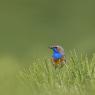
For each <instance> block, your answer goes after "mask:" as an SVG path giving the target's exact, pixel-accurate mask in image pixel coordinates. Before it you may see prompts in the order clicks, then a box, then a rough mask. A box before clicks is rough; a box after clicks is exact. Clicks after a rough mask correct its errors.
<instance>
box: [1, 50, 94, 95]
mask: <svg viewBox="0 0 95 95" xmlns="http://www.w3.org/2000/svg"><path fill="white" fill-rule="evenodd" d="M9 59H10V60H9ZM5 60H6V61H5ZM0 61H1V62H0V63H2V64H0V70H1V71H0V94H1V95H94V94H95V91H94V90H95V85H94V84H95V55H93V57H92V58H91V59H88V57H87V56H85V55H82V54H76V52H74V53H71V54H70V57H68V58H67V63H66V64H64V66H63V68H59V67H58V68H56V69H55V68H54V66H53V65H52V64H51V62H50V61H49V60H48V58H43V59H32V60H31V61H27V62H29V63H30V64H27V65H25V66H24V67H22V66H21V67H19V66H18V65H17V64H16V61H15V59H13V58H9V57H8V58H2V60H0ZM14 62H15V64H13V63H14Z"/></svg>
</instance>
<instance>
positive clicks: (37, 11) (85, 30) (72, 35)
mask: <svg viewBox="0 0 95 95" xmlns="http://www.w3.org/2000/svg"><path fill="white" fill-rule="evenodd" d="M94 41H95V0H0V95H30V93H32V92H31V87H30V88H29V87H28V86H29V85H27V86H26V85H24V86H23V85H21V83H22V82H23V79H22V80H21V79H20V78H18V77H19V72H20V71H21V70H22V68H23V67H25V68H27V67H28V65H27V64H32V58H33V57H37V58H39V57H42V58H43V56H44V57H45V56H48V55H50V53H49V52H48V46H49V45H52V44H59V45H62V46H63V47H64V49H65V52H66V54H67V55H68V52H69V51H70V50H73V49H80V51H82V52H83V51H84V52H86V53H87V54H88V55H92V53H95V44H94ZM50 56H51V55H50ZM18 59H20V60H18ZM34 59H35V58H34ZM87 62H88V61H87ZM93 62H94V61H93ZM23 63H25V64H23ZM36 63H38V64H40V63H43V60H42V61H39V60H38V61H37V62H36ZM22 64H23V65H22ZM40 66H41V65H40ZM77 66H78V65H77ZM34 69H35V70H36V68H34ZM39 69H40V68H39ZM29 70H30V69H29ZM26 72H27V70H26ZM31 72H32V69H31ZM42 72H43V69H42ZM39 73H40V72H39ZM43 73H44V72H43ZM26 74H28V72H27V73H26ZM38 75H39V74H38ZM22 76H23V75H22ZM35 77H36V74H35ZM35 77H34V79H35ZM18 79H19V80H18ZM31 81H32V80H31ZM31 81H30V82H29V84H31ZM27 82H28V81H27ZM32 82H33V81H32ZM33 83H35V82H33ZM93 84H94V83H93ZM33 89H34V92H37V93H39V91H38V90H37V89H36V88H35V87H34V88H33ZM33 89H32V91H33ZM36 90H37V91H36ZM29 91H30V92H29ZM61 91H62V90H60V92H61ZM42 92H43V89H42ZM68 92H69V91H68ZM35 95H36V94H35ZM39 95H42V94H39ZM83 95H84V94H83Z"/></svg>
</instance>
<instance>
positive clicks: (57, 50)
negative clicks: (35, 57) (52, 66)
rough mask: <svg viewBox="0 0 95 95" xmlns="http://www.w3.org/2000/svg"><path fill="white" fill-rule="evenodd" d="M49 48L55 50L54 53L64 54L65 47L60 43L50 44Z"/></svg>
mask: <svg viewBox="0 0 95 95" xmlns="http://www.w3.org/2000/svg"><path fill="white" fill-rule="evenodd" d="M49 48H50V49H51V50H53V52H54V53H61V54H62V55H64V49H63V48H62V47H61V46H59V45H55V46H50V47H49Z"/></svg>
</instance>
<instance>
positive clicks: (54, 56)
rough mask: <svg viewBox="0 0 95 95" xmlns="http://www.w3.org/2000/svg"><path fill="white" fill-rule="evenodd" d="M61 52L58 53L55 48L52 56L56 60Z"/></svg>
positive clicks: (60, 56)
mask: <svg viewBox="0 0 95 95" xmlns="http://www.w3.org/2000/svg"><path fill="white" fill-rule="evenodd" d="M62 56H63V55H62V54H61V53H60V52H58V51H57V49H55V48H54V49H53V55H52V57H53V58H54V59H55V60H57V59H60V58H62Z"/></svg>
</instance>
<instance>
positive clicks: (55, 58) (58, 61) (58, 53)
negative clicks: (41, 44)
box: [49, 45, 66, 66]
mask: <svg viewBox="0 0 95 95" xmlns="http://www.w3.org/2000/svg"><path fill="white" fill-rule="evenodd" d="M49 49H51V50H52V51H53V54H52V57H51V62H52V63H53V64H54V65H55V66H57V65H61V66H63V63H66V59H65V54H64V49H63V48H62V46H59V45H53V46H50V47H49Z"/></svg>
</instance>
